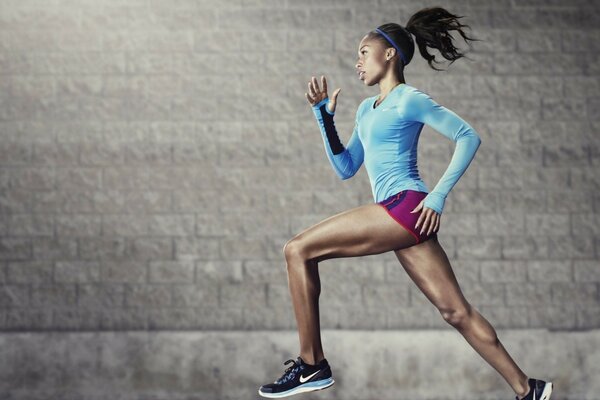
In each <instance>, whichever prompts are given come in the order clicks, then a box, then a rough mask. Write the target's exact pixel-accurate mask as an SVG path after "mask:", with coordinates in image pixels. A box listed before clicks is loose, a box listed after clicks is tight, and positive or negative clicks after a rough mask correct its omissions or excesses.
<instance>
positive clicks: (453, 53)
mask: <svg viewBox="0 0 600 400" xmlns="http://www.w3.org/2000/svg"><path fill="white" fill-rule="evenodd" d="M460 18H463V17H462V16H457V15H454V14H452V13H450V12H448V11H447V10H445V9H443V8H441V7H432V8H423V9H422V10H420V11H417V12H416V13H415V14H413V16H412V17H410V19H409V20H408V23H407V24H406V28H405V27H403V26H401V25H398V24H396V23H388V24H384V25H381V26H379V28H378V29H380V30H382V31H383V32H385V34H386V35H388V36H389V37H390V38H391V39H392V40H393V41H394V43H395V44H396V45H397V46H398V47H399V48H400V51H401V53H402V57H400V62H399V64H398V65H399V68H400V69H401V68H403V67H404V66H406V65H408V63H409V62H410V60H412V57H413V54H414V52H415V43H414V41H413V38H412V35H411V34H413V35H414V36H415V39H416V42H417V46H418V47H419V52H420V53H421V55H422V56H423V58H424V59H425V60H427V63H428V64H429V66H430V67H431V68H433V69H434V70H436V71H442V70H441V69H439V68H436V67H435V66H434V65H433V64H432V63H438V64H439V63H440V61H438V60H436V59H435V56H434V55H433V54H430V53H429V52H428V51H427V47H431V48H432V49H437V50H439V52H440V54H441V55H442V57H444V58H445V59H446V60H449V61H450V64H452V63H453V62H454V61H456V60H458V59H459V58H461V57H466V58H469V57H467V56H465V55H464V54H463V53H461V52H460V51H459V50H458V48H456V47H455V46H454V44H453V43H452V39H453V38H452V35H450V31H458V33H459V34H460V35H461V36H462V37H463V39H465V42H466V43H467V44H469V42H467V40H471V41H480V40H479V39H474V38H471V37H468V36H467V35H466V34H465V32H464V31H463V29H462V28H469V29H470V26H468V25H464V24H462V23H460V21H459V19H460ZM372 33H373V34H374V35H378V36H379V37H380V39H381V40H382V41H383V42H384V43H385V45H386V46H391V44H390V42H389V41H388V40H387V39H386V38H385V37H384V36H383V35H381V34H380V33H379V32H377V31H376V30H375V31H373V32H372ZM403 59H404V60H405V62H403Z"/></svg>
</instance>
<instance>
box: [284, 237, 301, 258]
mask: <svg viewBox="0 0 600 400" xmlns="http://www.w3.org/2000/svg"><path fill="white" fill-rule="evenodd" d="M283 254H284V256H285V259H286V260H291V259H298V258H300V259H304V257H305V246H304V245H303V240H302V239H300V237H299V236H296V237H293V238H292V239H290V240H288V241H287V242H286V243H285V245H284V246H283ZM288 265H289V264H288Z"/></svg>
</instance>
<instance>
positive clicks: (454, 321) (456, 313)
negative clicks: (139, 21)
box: [439, 303, 473, 329]
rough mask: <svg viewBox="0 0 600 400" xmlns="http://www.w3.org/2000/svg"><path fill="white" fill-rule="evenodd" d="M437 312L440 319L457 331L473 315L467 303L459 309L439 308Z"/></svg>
mask: <svg viewBox="0 0 600 400" xmlns="http://www.w3.org/2000/svg"><path fill="white" fill-rule="evenodd" d="M439 311H440V314H442V318H444V320H445V321H446V322H447V323H449V324H450V325H452V326H454V327H455V328H457V329H460V328H461V327H463V326H465V325H466V324H467V322H468V321H469V320H470V318H471V317H472V315H473V313H472V311H473V310H472V307H471V305H470V304H468V303H467V304H465V305H461V306H459V307H452V308H440V309H439Z"/></svg>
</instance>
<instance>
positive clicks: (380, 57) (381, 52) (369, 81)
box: [356, 36, 387, 86]
mask: <svg viewBox="0 0 600 400" xmlns="http://www.w3.org/2000/svg"><path fill="white" fill-rule="evenodd" d="M386 68H387V63H386V48H384V47H383V46H382V45H381V42H380V41H379V40H372V39H368V36H365V37H364V38H363V40H361V42H360V44H359V46H358V62H357V63H356V73H357V74H358V79H360V80H362V81H363V82H364V83H365V84H366V85H368V86H373V85H375V84H376V83H378V82H379V80H380V79H381V78H382V77H383V76H384V75H385V71H386Z"/></svg>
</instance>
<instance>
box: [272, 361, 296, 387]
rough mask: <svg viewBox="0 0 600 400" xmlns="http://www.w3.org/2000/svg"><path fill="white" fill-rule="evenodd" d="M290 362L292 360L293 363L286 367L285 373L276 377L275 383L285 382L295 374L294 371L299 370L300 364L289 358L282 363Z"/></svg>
mask: <svg viewBox="0 0 600 400" xmlns="http://www.w3.org/2000/svg"><path fill="white" fill-rule="evenodd" d="M290 362H292V363H293V365H291V366H289V367H287V368H286V369H285V373H284V374H283V375H282V377H281V378H279V379H277V380H276V381H275V383H277V384H282V383H285V382H287V381H288V380H290V379H292V378H293V377H294V375H296V372H298V371H299V370H300V367H301V364H300V363H298V362H296V360H293V359H291V358H290V359H289V360H287V361H286V362H284V363H283V365H287V364H289V363H290Z"/></svg>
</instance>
